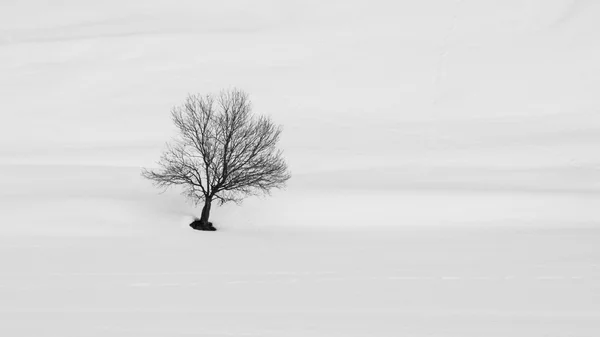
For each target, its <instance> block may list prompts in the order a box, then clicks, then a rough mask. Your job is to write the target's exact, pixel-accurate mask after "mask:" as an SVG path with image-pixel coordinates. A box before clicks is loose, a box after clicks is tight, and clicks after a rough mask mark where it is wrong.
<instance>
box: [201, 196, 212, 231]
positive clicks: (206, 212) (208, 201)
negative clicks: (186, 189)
mask: <svg viewBox="0 0 600 337" xmlns="http://www.w3.org/2000/svg"><path fill="white" fill-rule="evenodd" d="M211 203H212V198H210V197H206V198H205V200H204V207H203V208H202V215H201V216H200V222H202V224H203V225H204V226H208V224H209V222H208V218H209V217H210V206H211Z"/></svg>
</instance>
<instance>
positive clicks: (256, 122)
mask: <svg viewBox="0 0 600 337" xmlns="http://www.w3.org/2000/svg"><path fill="white" fill-rule="evenodd" d="M171 115H172V120H173V123H174V124H175V126H176V127H177V129H178V131H179V132H178V135H177V136H176V137H175V138H174V139H173V140H172V141H171V142H170V143H168V144H167V148H166V150H165V152H164V153H163V154H162V156H161V158H160V160H159V161H158V163H157V164H158V166H159V168H158V169H156V170H149V169H143V170H142V175H143V176H144V177H145V178H147V179H150V180H152V181H153V183H154V185H155V186H157V187H160V188H163V189H167V188H169V187H171V186H174V185H181V186H182V188H183V194H184V195H185V196H186V197H188V198H189V199H190V200H191V201H192V202H194V204H196V205H197V204H199V203H200V202H202V201H203V202H204V207H203V208H202V215H201V217H200V219H199V220H197V221H195V222H194V223H193V224H192V227H193V228H194V229H200V230H215V229H214V227H213V226H212V224H211V223H210V222H209V221H208V219H209V216H210V208H211V204H212V202H213V201H215V200H217V201H218V202H219V203H220V204H221V205H222V204H224V203H226V202H229V201H233V202H236V203H239V202H241V201H242V200H243V199H244V198H245V197H247V196H250V195H259V194H268V193H269V191H270V190H271V189H272V188H282V187H284V186H285V183H286V181H287V180H288V179H289V178H290V173H289V171H288V167H287V164H286V162H285V160H284V159H283V156H282V151H281V150H279V149H277V147H276V146H277V142H278V141H279V138H280V135H281V126H279V125H275V124H274V123H273V121H272V120H271V119H270V118H269V117H266V116H261V115H256V114H253V113H252V107H251V104H250V101H249V99H248V95H247V94H246V93H245V92H243V91H241V90H237V89H232V90H225V91H222V92H221V93H220V94H219V95H206V96H201V95H189V96H188V97H187V99H186V100H185V102H184V103H183V104H182V105H180V106H176V107H174V108H173V109H172V111H171Z"/></svg>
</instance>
